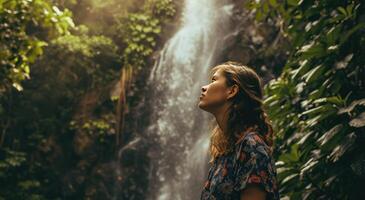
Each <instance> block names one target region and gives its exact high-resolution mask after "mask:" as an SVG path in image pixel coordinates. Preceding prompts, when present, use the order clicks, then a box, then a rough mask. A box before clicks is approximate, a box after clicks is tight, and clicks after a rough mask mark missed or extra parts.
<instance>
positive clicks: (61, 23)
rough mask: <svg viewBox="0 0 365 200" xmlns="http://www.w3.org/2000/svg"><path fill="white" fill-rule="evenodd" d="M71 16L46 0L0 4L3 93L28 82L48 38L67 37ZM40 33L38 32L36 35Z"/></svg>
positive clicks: (0, 88)
mask: <svg viewBox="0 0 365 200" xmlns="http://www.w3.org/2000/svg"><path fill="white" fill-rule="evenodd" d="M70 26H73V22H72V19H71V13H70V12H69V11H68V10H67V9H65V10H64V11H60V10H59V9H58V8H57V7H56V6H52V5H51V4H50V2H48V1H45V0H32V1H27V0H9V1H0V41H1V42H0V63H1V66H2V67H1V70H0V92H4V91H6V90H8V89H9V88H10V87H14V88H16V89H17V90H22V86H21V81H23V80H24V79H29V78H30V77H29V72H30V69H29V68H30V66H29V65H30V64H31V63H33V62H34V61H35V59H36V58H37V57H38V56H39V55H41V54H42V49H43V47H44V46H46V45H47V42H46V41H45V39H46V38H47V37H55V36H57V35H63V34H68V33H69V32H68V28H69V27H70ZM37 29H39V31H36V30H37Z"/></svg>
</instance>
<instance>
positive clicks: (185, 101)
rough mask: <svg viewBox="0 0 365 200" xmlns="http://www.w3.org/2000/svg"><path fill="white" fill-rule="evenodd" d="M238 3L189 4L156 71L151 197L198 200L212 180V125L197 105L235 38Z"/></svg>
mask: <svg viewBox="0 0 365 200" xmlns="http://www.w3.org/2000/svg"><path fill="white" fill-rule="evenodd" d="M232 9H233V4H230V3H222V0H186V2H185V7H184V10H183V13H182V19H181V20H182V21H181V22H182V23H181V27H180V29H179V30H177V32H176V33H175V35H174V36H173V37H172V38H171V39H169V40H168V41H167V42H166V44H165V45H164V47H163V49H162V50H161V52H160V55H159V58H158V59H157V61H156V63H155V65H154V66H153V68H152V71H151V74H150V77H149V80H148V86H149V88H150V89H149V90H150V91H149V93H150V94H149V97H150V98H149V99H148V101H149V104H150V105H151V106H152V107H151V108H150V109H152V114H151V116H150V125H149V126H148V128H147V136H148V140H150V141H151V144H153V145H151V147H150V149H151V150H150V154H149V156H150V158H151V162H152V163H151V168H150V176H149V190H148V192H147V195H146V196H147V199H151V200H155V199H157V200H172V199H174V200H192V199H194V200H195V199H199V197H200V192H201V190H202V188H203V182H204V179H205V178H206V176H207V167H208V145H209V130H210V128H211V127H210V124H209V121H210V120H212V116H211V115H210V114H208V113H205V112H204V111H202V110H200V109H199V108H198V106H197V104H198V97H199V95H200V92H201V87H202V86H203V85H205V84H207V83H208V81H209V80H208V78H209V70H210V67H212V65H213V64H216V62H217V57H218V56H219V55H220V54H221V53H222V51H223V49H224V46H225V40H226V38H227V37H228V36H229V34H231V32H232V30H231V24H230V21H229V20H230V17H231V14H232Z"/></svg>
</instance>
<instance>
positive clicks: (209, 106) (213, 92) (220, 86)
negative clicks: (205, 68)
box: [198, 70, 230, 113]
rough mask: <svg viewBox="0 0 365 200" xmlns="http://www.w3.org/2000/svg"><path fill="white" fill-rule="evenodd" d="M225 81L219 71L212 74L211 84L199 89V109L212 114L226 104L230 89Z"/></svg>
mask: <svg viewBox="0 0 365 200" xmlns="http://www.w3.org/2000/svg"><path fill="white" fill-rule="evenodd" d="M225 81H226V79H225V77H224V76H223V75H222V74H221V72H220V70H217V71H216V72H215V73H214V74H213V76H212V79H211V82H210V83H209V84H208V85H205V86H203V87H202V88H201V89H202V90H201V96H200V101H199V103H198V106H199V108H201V109H203V110H205V111H207V112H210V113H214V112H216V111H217V110H219V108H220V107H221V106H223V105H224V104H225V103H226V102H227V99H228V98H227V97H228V95H229V91H230V89H229V87H227V85H226V82H225Z"/></svg>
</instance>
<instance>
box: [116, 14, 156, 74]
mask: <svg viewBox="0 0 365 200" xmlns="http://www.w3.org/2000/svg"><path fill="white" fill-rule="evenodd" d="M126 26H127V28H126V31H127V32H128V33H127V34H125V38H124V42H125V43H126V44H127V47H126V48H125V50H124V55H123V56H124V65H128V64H131V65H135V66H137V67H140V68H141V67H143V66H144V64H145V60H146V58H147V57H148V56H149V55H151V54H152V52H153V48H154V47H155V45H156V38H157V36H158V34H159V33H160V32H161V25H160V21H159V20H158V19H154V18H152V17H151V16H149V15H146V14H130V15H129V16H128V20H127V23H126Z"/></svg>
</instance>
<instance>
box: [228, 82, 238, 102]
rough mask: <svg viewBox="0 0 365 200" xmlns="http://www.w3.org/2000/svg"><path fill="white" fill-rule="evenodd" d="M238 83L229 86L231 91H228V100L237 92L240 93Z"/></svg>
mask: <svg viewBox="0 0 365 200" xmlns="http://www.w3.org/2000/svg"><path fill="white" fill-rule="evenodd" d="M238 90H239V88H238V85H237V84H233V85H232V86H230V87H229V91H228V96H227V100H229V99H230V98H233V97H234V96H235V95H236V94H237V93H238Z"/></svg>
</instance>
